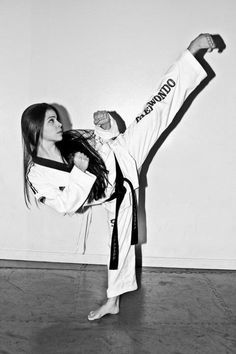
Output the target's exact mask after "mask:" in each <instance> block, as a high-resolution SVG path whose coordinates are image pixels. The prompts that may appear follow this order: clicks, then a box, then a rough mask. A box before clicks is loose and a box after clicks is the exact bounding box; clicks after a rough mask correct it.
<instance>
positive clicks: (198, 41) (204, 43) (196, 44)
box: [188, 33, 216, 55]
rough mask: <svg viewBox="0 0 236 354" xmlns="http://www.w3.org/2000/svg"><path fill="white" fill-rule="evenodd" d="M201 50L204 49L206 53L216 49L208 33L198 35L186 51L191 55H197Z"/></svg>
mask: <svg viewBox="0 0 236 354" xmlns="http://www.w3.org/2000/svg"><path fill="white" fill-rule="evenodd" d="M201 49H203V50H204V49H205V50H206V51H207V52H212V51H213V49H216V44H215V42H214V40H213V38H212V36H211V35H210V34H209V33H202V34H199V36H198V37H197V38H195V39H194V40H193V41H192V42H191V43H190V45H189V46H188V50H189V51H190V53H192V54H193V55H195V54H197V52H198V51H199V50H201Z"/></svg>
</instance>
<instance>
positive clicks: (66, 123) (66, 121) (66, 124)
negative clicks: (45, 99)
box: [51, 103, 72, 131]
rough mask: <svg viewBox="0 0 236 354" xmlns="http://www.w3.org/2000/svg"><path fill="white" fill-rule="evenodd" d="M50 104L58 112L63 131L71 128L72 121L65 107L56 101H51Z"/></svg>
mask: <svg viewBox="0 0 236 354" xmlns="http://www.w3.org/2000/svg"><path fill="white" fill-rule="evenodd" d="M51 105H52V106H53V107H55V108H56V110H57V111H58V113H59V116H60V120H61V123H62V126H63V131H66V130H70V129H72V122H71V119H70V115H69V113H68V111H67V109H66V108H65V107H64V106H62V105H60V104H58V103H51Z"/></svg>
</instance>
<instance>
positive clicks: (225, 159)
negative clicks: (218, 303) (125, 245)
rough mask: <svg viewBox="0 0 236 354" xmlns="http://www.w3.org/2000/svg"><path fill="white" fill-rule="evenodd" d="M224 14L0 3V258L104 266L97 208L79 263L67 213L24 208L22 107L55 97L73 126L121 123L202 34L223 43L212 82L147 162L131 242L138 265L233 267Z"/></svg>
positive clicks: (174, 7)
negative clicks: (102, 115)
mask: <svg viewBox="0 0 236 354" xmlns="http://www.w3.org/2000/svg"><path fill="white" fill-rule="evenodd" d="M235 10H236V5H235V1H234V0H227V1H217V2H216V1H213V0H199V1H195V0H180V1H171V0H166V1H157V0H145V1H144V0H143V1H141V0H121V1H115V0H99V1H95V0H86V1H82V0H43V1H36V0H35V1H34V0H32V1H30V0H15V1H14V0H0V22H1V32H0V42H1V56H0V63H1V65H0V78H1V85H0V89H1V94H0V111H1V129H0V154H1V161H2V167H1V177H0V178H1V184H0V188H1V190H0V193H1V194H0V195H1V214H0V218H1V230H0V258H1V259H25V260H41V261H58V262H60V261H61V262H91V263H93V262H94V263H104V262H105V261H106V254H108V249H107V236H106V232H107V230H106V222H105V221H104V217H105V213H104V210H103V209H102V208H101V207H96V208H95V210H94V222H93V226H92V228H91V232H90V236H89V241H88V248H87V253H86V255H85V256H81V255H80V254H79V253H78V230H79V227H80V219H79V217H72V218H71V217H63V216H60V215H57V214H56V213H55V212H54V211H51V210H49V209H47V208H43V209H41V210H38V209H37V208H36V207H34V206H33V207H32V209H31V211H28V210H27V209H26V207H25V205H24V200H23V187H22V184H23V182H22V149H21V136H20V116H21V113H22V111H23V110H24V109H25V108H26V106H27V105H29V104H31V103H34V102H38V101H39V102H42V101H46V102H56V103H58V104H60V105H62V106H63V107H64V108H65V109H66V110H67V111H68V114H69V115H70V118H71V120H72V121H73V126H74V127H83V128H85V127H90V128H91V127H92V114H93V112H94V111H96V110H98V109H108V110H116V111H117V112H118V113H119V114H120V115H121V116H122V117H123V119H124V120H125V121H126V124H127V125H128V124H129V123H130V122H131V121H132V119H133V118H134V117H135V116H136V115H137V113H139V112H140V111H141V109H142V106H143V104H144V103H145V100H146V99H147V98H148V97H149V96H150V94H151V89H152V88H153V87H154V85H155V82H156V81H157V80H158V79H159V78H160V76H161V75H162V74H163V73H164V71H165V70H166V69H167V68H168V66H169V65H170V64H172V62H173V61H174V60H175V59H176V58H177V56H178V55H179V54H180V53H181V51H182V50H184V49H185V48H186V46H187V45H188V43H189V42H190V40H191V39H192V38H193V37H194V36H196V35H197V34H199V33H201V32H210V33H219V34H221V35H222V37H223V38H224V40H225V42H226V45H227V48H226V50H225V51H224V52H223V53H222V54H218V53H213V54H212V55H208V57H207V60H208V62H209V64H210V65H211V66H212V68H213V69H214V71H215V73H216V77H215V78H214V79H213V80H212V81H211V82H210V84H209V85H208V86H207V87H206V88H205V89H204V90H203V91H202V92H201V93H200V94H199V95H198V96H197V98H196V99H195V101H194V102H193V104H192V105H191V107H190V109H189V110H188V112H187V113H186V114H185V116H184V118H183V120H182V121H181V123H180V124H179V125H178V127H177V128H176V129H175V131H174V132H173V133H172V134H171V136H170V137H169V138H168V140H167V141H166V142H165V144H164V145H163V146H162V147H161V149H160V150H159V151H158V153H157V154H156V155H155V157H154V158H153V161H152V163H151V165H150V166H149V169H148V172H147V176H146V178H147V183H148V187H147V188H146V200H145V207H146V215H147V219H146V227H147V235H146V236H145V235H144V234H143V233H142V234H141V235H140V238H141V240H143V241H145V240H146V241H147V242H146V241H145V243H144V244H143V246H142V254H143V265H155V266H173V267H199V268H230V269H236V239H235V196H236V186H235V181H236V166H235V152H236V151H235V136H236V134H235V133H236V120H235V98H236V97H235V96H236V94H235V93H236V91H235V85H234V84H235V77H236V72H235V59H236V55H235V54H236V53H235V51H236V49H235V29H236V28H235V16H234V14H235ZM101 220H102V221H101ZM141 221H142V220H141ZM97 230H99V232H97Z"/></svg>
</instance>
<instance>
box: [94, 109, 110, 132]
mask: <svg viewBox="0 0 236 354" xmlns="http://www.w3.org/2000/svg"><path fill="white" fill-rule="evenodd" d="M93 121H94V124H95V125H98V126H99V127H101V128H102V129H104V130H109V129H110V128H111V119H110V115H109V113H108V112H107V111H97V112H95V113H94V114H93Z"/></svg>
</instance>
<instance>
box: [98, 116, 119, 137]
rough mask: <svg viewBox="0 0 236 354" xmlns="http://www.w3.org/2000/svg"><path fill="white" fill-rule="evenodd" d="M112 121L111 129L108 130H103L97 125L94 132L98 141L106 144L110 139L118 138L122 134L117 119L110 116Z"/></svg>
mask: <svg viewBox="0 0 236 354" xmlns="http://www.w3.org/2000/svg"><path fill="white" fill-rule="evenodd" d="M109 116H110V120H111V128H110V129H108V130H105V129H102V128H101V127H99V126H97V125H95V128H94V132H95V135H96V137H97V138H98V139H100V140H102V141H103V142H104V143H105V142H107V141H109V140H110V139H114V138H116V137H117V136H118V135H119V134H120V132H119V129H118V126H117V123H116V121H115V119H114V118H113V117H112V116H111V115H110V114H109Z"/></svg>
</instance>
